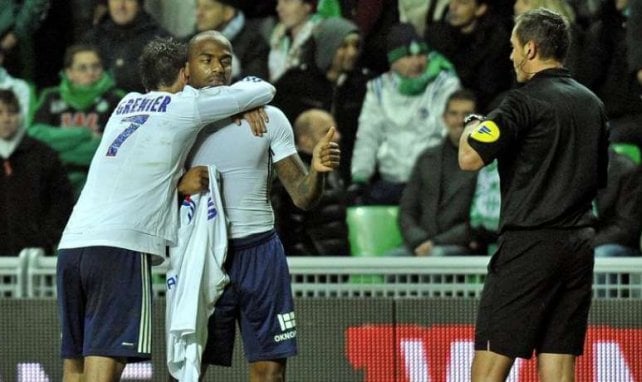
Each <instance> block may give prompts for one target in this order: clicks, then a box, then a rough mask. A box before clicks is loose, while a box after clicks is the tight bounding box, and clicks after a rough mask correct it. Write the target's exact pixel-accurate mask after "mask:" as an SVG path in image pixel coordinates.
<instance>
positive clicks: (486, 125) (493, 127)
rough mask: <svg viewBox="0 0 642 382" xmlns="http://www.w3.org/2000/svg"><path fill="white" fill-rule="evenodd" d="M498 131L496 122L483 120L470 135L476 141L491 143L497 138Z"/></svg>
mask: <svg viewBox="0 0 642 382" xmlns="http://www.w3.org/2000/svg"><path fill="white" fill-rule="evenodd" d="M499 136H500V132H499V127H497V124H496V123H495V122H493V121H491V120H488V119H487V120H484V121H482V123H480V124H479V125H478V126H477V127H475V129H473V131H472V132H471V133H470V137H471V138H472V139H474V140H476V141H478V142H483V143H492V142H495V141H497V140H498V139H499Z"/></svg>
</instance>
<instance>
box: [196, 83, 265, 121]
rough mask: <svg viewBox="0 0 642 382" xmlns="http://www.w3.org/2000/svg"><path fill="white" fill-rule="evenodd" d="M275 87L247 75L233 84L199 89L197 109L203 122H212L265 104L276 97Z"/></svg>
mask: <svg viewBox="0 0 642 382" xmlns="http://www.w3.org/2000/svg"><path fill="white" fill-rule="evenodd" d="M274 94H275V89H274V86H272V85H271V84H270V83H269V82H266V81H263V80H261V79H259V78H257V77H246V78H244V79H243V80H241V81H239V82H237V83H235V84H234V85H232V86H217V87H211V88H204V89H201V90H199V91H198V95H197V97H196V110H197V113H198V115H199V116H200V119H201V122H202V123H212V122H215V121H218V120H221V119H223V118H227V117H230V116H232V115H234V114H238V113H240V112H242V111H246V110H249V109H254V108H256V107H259V106H263V105H265V104H267V103H268V102H270V101H271V100H272V98H274Z"/></svg>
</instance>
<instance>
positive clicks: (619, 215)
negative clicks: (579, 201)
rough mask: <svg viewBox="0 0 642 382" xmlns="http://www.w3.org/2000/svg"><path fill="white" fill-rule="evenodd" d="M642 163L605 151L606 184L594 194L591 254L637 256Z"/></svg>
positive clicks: (641, 218)
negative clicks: (607, 165) (607, 163)
mask: <svg viewBox="0 0 642 382" xmlns="http://www.w3.org/2000/svg"><path fill="white" fill-rule="evenodd" d="M641 168H642V167H640V166H636V165H635V164H634V163H633V162H632V161H631V160H629V158H628V157H625V156H623V155H620V154H617V153H615V151H613V150H610V151H609V171H608V180H607V185H606V188H604V189H602V190H600V191H599V192H598V194H597V198H596V201H595V206H596V210H597V216H598V224H597V227H596V235H595V257H620V256H641V255H642V253H640V235H641V234H642V171H641V170H640V169H641Z"/></svg>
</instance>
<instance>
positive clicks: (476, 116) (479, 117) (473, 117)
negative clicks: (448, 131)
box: [464, 113, 486, 127]
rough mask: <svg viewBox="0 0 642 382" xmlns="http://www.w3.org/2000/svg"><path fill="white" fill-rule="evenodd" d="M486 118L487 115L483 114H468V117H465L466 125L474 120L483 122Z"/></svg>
mask: <svg viewBox="0 0 642 382" xmlns="http://www.w3.org/2000/svg"><path fill="white" fill-rule="evenodd" d="M485 120H486V117H485V116H483V115H481V114H474V113H473V114H468V115H467V116H466V118H464V127H466V126H468V124H469V123H471V122H473V121H480V122H483V121H485Z"/></svg>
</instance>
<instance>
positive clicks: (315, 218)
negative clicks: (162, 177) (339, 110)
mask: <svg viewBox="0 0 642 382" xmlns="http://www.w3.org/2000/svg"><path fill="white" fill-rule="evenodd" d="M331 126H335V127H336V126H337V124H336V122H335V121H334V119H333V118H332V115H330V113H328V112H327V111H324V110H320V109H311V110H308V111H306V112H304V113H302V114H301V115H300V116H299V117H298V118H297V119H296V121H295V123H294V135H295V140H296V147H297V151H298V152H299V156H300V157H301V160H302V161H303V163H305V165H306V166H308V167H309V166H310V164H311V163H312V151H313V149H314V146H316V144H317V143H318V142H319V141H320V140H321V138H323V137H324V136H325V135H326V134H327V133H328V130H329V129H330V127H331ZM339 140H340V134H339V133H338V130H337V132H336V133H335V134H334V139H333V141H334V142H337V143H338V142H339ZM272 195H273V196H274V197H273V200H274V201H275V202H274V203H272V204H273V205H274V208H275V214H276V226H277V232H278V234H279V237H280V238H281V241H282V242H283V247H284V248H285V253H286V254H287V255H288V256H348V255H350V246H349V244H348V226H347V224H346V191H345V187H344V185H343V182H342V180H341V177H340V176H339V174H337V173H336V172H330V173H328V174H327V175H326V179H325V188H324V189H323V195H322V196H321V199H320V200H319V202H318V204H317V205H316V206H315V207H314V208H312V209H311V210H309V211H305V210H302V209H300V208H298V207H296V206H295V205H294V203H293V202H292V198H291V197H290V196H289V194H288V193H287V191H286V190H285V188H284V187H283V186H282V185H281V184H280V183H277V184H276V187H274V188H273V189H272Z"/></svg>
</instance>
